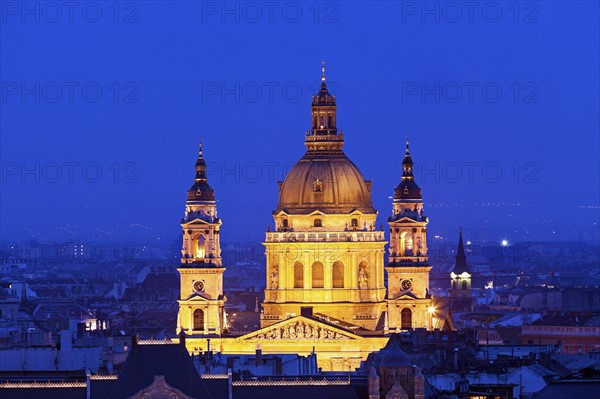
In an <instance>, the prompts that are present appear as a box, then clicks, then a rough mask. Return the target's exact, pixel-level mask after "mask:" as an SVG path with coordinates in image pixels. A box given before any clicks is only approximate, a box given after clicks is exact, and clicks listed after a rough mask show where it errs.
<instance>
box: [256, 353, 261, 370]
mask: <svg viewBox="0 0 600 399" xmlns="http://www.w3.org/2000/svg"><path fill="white" fill-rule="evenodd" d="M261 364H262V349H260V348H256V367H259V366H260V365H261Z"/></svg>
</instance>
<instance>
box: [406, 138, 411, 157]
mask: <svg viewBox="0 0 600 399" xmlns="http://www.w3.org/2000/svg"><path fill="white" fill-rule="evenodd" d="M408 145H409V143H408V134H406V155H410V151H409V148H408Z"/></svg>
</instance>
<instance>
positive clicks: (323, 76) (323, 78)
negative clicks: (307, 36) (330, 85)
mask: <svg viewBox="0 0 600 399" xmlns="http://www.w3.org/2000/svg"><path fill="white" fill-rule="evenodd" d="M321 82H325V60H323V61H321Z"/></svg>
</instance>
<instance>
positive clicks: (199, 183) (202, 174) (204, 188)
mask: <svg viewBox="0 0 600 399" xmlns="http://www.w3.org/2000/svg"><path fill="white" fill-rule="evenodd" d="M195 168H196V177H195V178H194V184H193V185H192V187H190V189H189V190H188V202H190V201H203V202H206V201H209V202H214V201H215V190H213V189H212V187H211V186H209V185H208V179H207V177H206V162H205V161H204V155H203V154H202V143H200V144H199V145H198V159H197V160H196V165H195Z"/></svg>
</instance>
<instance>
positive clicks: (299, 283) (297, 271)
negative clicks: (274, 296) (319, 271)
mask: <svg viewBox="0 0 600 399" xmlns="http://www.w3.org/2000/svg"><path fill="white" fill-rule="evenodd" d="M294 288H304V265H303V264H302V263H300V262H296V263H295V264H294Z"/></svg>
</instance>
